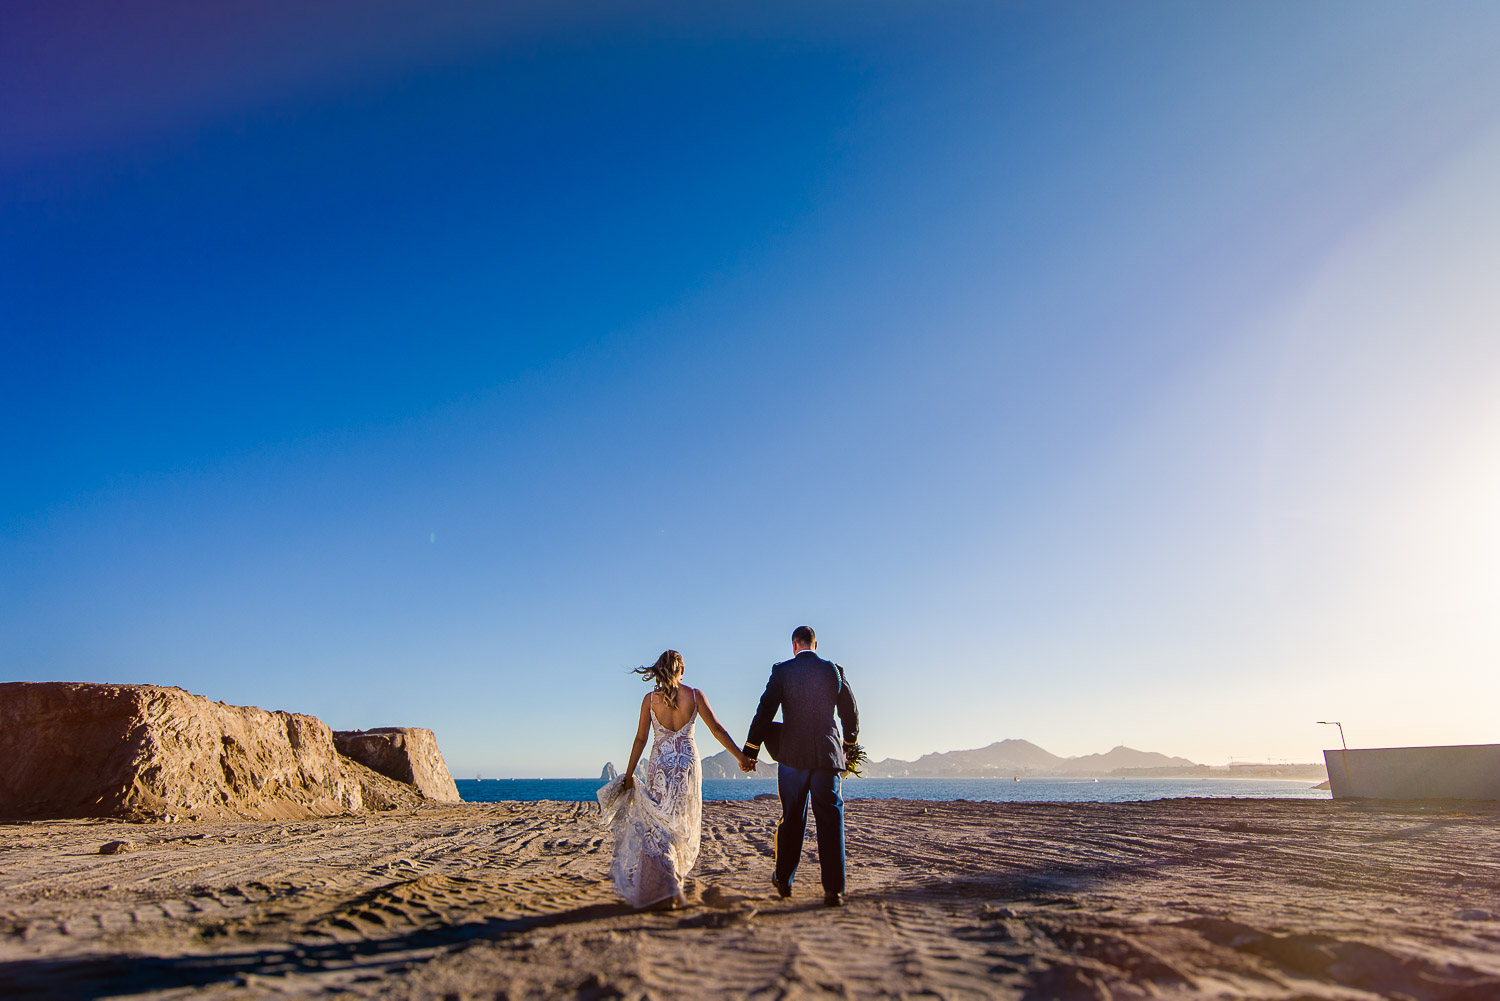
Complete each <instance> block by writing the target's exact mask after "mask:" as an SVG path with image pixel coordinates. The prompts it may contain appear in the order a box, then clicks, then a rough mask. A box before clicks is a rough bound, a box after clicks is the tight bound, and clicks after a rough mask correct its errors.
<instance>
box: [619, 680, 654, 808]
mask: <svg viewBox="0 0 1500 1001" xmlns="http://www.w3.org/2000/svg"><path fill="white" fill-rule="evenodd" d="M650 732H651V693H650V692H647V693H646V697H645V698H644V699H641V721H640V724H639V725H638V726H636V728H635V743H634V744H631V745H630V764H628V765H626V766H625V781H624V783H622V784H623V785H624V786H625V788H626V789H629V788H630V787H631V786H633V785H635V766H636V765H638V764H640V761H641V752H642V751H644V750H645V749H646V735H647V734H648V733H650Z"/></svg>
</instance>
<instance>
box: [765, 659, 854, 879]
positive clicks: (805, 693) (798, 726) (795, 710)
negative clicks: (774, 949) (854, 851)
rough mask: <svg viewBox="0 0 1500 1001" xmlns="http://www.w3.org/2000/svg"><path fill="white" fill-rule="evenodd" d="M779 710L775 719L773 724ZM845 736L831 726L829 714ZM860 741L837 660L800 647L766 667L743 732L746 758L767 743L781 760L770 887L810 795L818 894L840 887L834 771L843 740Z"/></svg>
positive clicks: (791, 848)
mask: <svg viewBox="0 0 1500 1001" xmlns="http://www.w3.org/2000/svg"><path fill="white" fill-rule="evenodd" d="M778 708H780V709H781V717H782V720H783V723H782V724H776V723H774V722H772V721H773V720H774V719H775V717H776V710H777V709H778ZM835 712H837V713H838V718H839V722H840V723H842V724H843V727H844V738H843V740H842V741H840V740H839V732H838V728H837V726H835V724H834V719H833V717H834V713H835ZM858 739H859V707H858V705H856V704H855V701H854V693H853V692H852V691H851V690H850V689H849V683H848V682H847V681H846V680H845V679H844V671H843V669H842V668H840V667H839V666H838V665H837V664H834V663H831V662H829V661H826V660H824V659H823V658H822V657H819V656H818V655H817V654H816V653H814V652H813V651H811V650H803V651H802V652H801V653H799V654H797V656H795V657H793V658H792V659H791V660H787V661H783V662H781V663H780V664H777V665H776V666H774V667H772V668H771V680H770V681H768V682H767V683H766V691H765V694H764V695H762V696H761V697H760V708H759V709H757V710H756V711H755V719H754V721H752V722H751V724H750V732H749V734H748V735H747V736H746V738H745V748H744V750H745V754H746V755H747V756H749V757H751V758H754V757H756V756H757V755H759V753H760V747H761V744H762V743H766V744H767V749H768V750H770V751H771V754H772V757H774V758H776V760H777V761H778V762H780V765H781V767H780V768H779V769H778V770H777V773H776V785H777V791H778V792H779V793H780V794H781V823H780V824H778V825H777V826H776V873H775V881H776V885H777V886H778V887H780V888H784V889H785V888H790V886H791V885H792V876H793V875H795V874H796V871H797V861H798V859H799V858H800V857H801V855H802V838H803V835H804V834H805V833H806V831H807V804H808V800H809V798H811V800H812V810H813V818H814V819H815V820H817V822H818V862H819V863H820V864H821V866H822V868H823V890H824V892H825V893H843V892H844V800H843V797H842V796H841V795H840V793H839V786H840V781H839V772H841V771H843V770H844V746H845V745H846V744H853V743H854V742H855V741H856V740H858Z"/></svg>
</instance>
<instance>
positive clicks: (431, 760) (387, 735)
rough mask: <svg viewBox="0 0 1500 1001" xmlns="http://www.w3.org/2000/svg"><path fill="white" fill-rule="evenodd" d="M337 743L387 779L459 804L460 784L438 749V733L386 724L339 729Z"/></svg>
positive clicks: (354, 757)
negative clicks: (455, 780) (456, 783)
mask: <svg viewBox="0 0 1500 1001" xmlns="http://www.w3.org/2000/svg"><path fill="white" fill-rule="evenodd" d="M333 746H334V747H335V748H337V749H338V752H339V753H340V754H342V755H343V756H344V757H346V758H352V759H354V760H355V761H358V762H359V763H360V764H362V765H364V766H366V767H368V768H373V769H374V770H375V771H377V772H379V773H380V774H381V775H384V776H386V777H387V778H392V779H395V780H396V781H397V782H405V783H406V784H408V785H410V786H414V787H415V788H416V790H417V792H419V793H421V794H422V795H423V796H424V797H426V798H427V799H431V800H436V801H437V802H439V803H458V802H461V800H460V799H459V797H458V786H457V785H455V784H454V782H453V776H452V775H450V774H448V766H447V765H446V764H445V763H444V762H443V755H442V752H441V751H439V750H438V745H437V735H436V734H434V733H433V732H432V731H431V730H424V729H422V728H421V727H416V726H383V727H378V728H376V729H374V730H336V731H334V734H333Z"/></svg>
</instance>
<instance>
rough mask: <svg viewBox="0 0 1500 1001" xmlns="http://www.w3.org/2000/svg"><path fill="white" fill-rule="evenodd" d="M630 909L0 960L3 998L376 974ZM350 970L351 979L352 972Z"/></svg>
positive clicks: (52, 998) (47, 1000)
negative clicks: (341, 938) (196, 947)
mask: <svg viewBox="0 0 1500 1001" xmlns="http://www.w3.org/2000/svg"><path fill="white" fill-rule="evenodd" d="M632 913H635V911H633V910H632V909H631V908H630V907H628V906H626V905H625V904H593V905H589V906H586V907H576V908H573V909H571V910H566V911H558V912H555V913H552V914H540V915H534V916H528V917H524V918H509V919H498V918H495V919H489V920H486V921H476V922H470V923H465V924H458V925H446V926H443V927H440V928H427V929H419V930H417V931H412V932H409V933H407V934H404V935H396V936H393V937H390V938H381V939H360V940H358V941H353V942H320V943H300V944H288V945H284V946H277V947H275V948H269V949H253V950H244V951H239V952H220V953H196V954H191V955H182V956H134V955H125V954H116V955H110V956H54V957H44V958H38V959H20V960H11V961H9V962H4V963H0V997H5V998H26V999H36V1001H57V999H61V998H78V999H94V998H106V997H115V996H118V995H122V994H126V995H128V994H144V993H147V992H150V991H166V990H181V989H183V988H202V987H210V986H213V985H216V984H227V983H234V982H238V983H241V984H244V985H247V986H248V985H250V984H253V983H254V981H255V978H257V977H266V978H274V979H273V980H272V982H273V983H274V982H275V981H276V980H280V978H283V977H297V976H303V975H317V974H331V973H338V974H342V975H344V977H343V978H341V979H358V978H359V977H361V976H372V975H375V976H378V975H384V974H386V973H390V972H394V971H397V970H401V969H404V968H406V966H407V965H408V964H409V963H410V962H411V961H412V960H413V958H414V957H413V956H412V955H411V954H412V953H414V952H415V953H420V952H430V951H432V950H442V949H451V948H456V947H461V946H464V945H467V944H470V943H472V942H476V941H481V940H485V939H498V938H504V937H506V936H508V935H514V934H517V933H519V932H526V931H533V930H536V929H539V928H550V927H558V926H563V925H570V924H578V923H582V922H587V921H598V920H602V919H604V918H611V917H618V916H621V915H627V914H632ZM351 974H352V975H353V976H352V977H349V975H351Z"/></svg>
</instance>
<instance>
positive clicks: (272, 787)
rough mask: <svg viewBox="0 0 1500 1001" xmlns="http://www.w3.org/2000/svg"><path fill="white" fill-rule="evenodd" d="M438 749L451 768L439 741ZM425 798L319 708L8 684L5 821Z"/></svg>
mask: <svg viewBox="0 0 1500 1001" xmlns="http://www.w3.org/2000/svg"><path fill="white" fill-rule="evenodd" d="M421 732H423V733H426V734H428V736H429V737H431V731H421ZM431 753H432V754H433V755H436V756H437V759H438V765H439V767H441V768H442V774H443V775H445V776H446V775H447V768H446V767H444V766H442V758H441V755H438V753H437V743H436V740H435V739H434V740H433V741H432V745H431ZM449 785H450V787H451V785H452V779H451V778H450V779H449ZM422 798H423V797H422V795H421V793H420V792H419V791H418V790H417V789H416V788H414V787H413V786H412V785H409V784H405V783H402V782H399V781H395V780H393V779H391V778H389V777H387V776H384V775H381V774H378V773H377V772H375V771H373V770H372V769H370V768H368V767H365V766H364V765H361V764H359V763H358V762H356V761H353V760H350V759H349V758H346V757H344V756H342V755H340V754H339V753H338V750H337V749H336V747H335V745H334V740H333V731H332V730H331V729H330V728H329V727H328V725H327V724H325V723H323V722H322V721H321V720H319V719H316V718H314V717H312V716H305V715H302V714H299V713H288V712H268V711H266V710H264V709H257V708H254V707H250V706H230V705H225V704H224V703H222V702H211V701H209V700H208V699H206V698H203V697H202V696H199V695H193V694H191V693H189V692H185V691H183V690H182V689H180V688H166V687H162V686H159V685H98V684H84V683H75V682H42V683H28V682H11V683H7V684H0V820H26V819H40V818H59V817H125V818H133V819H149V818H165V817H173V818H178V819H209V818H232V817H238V818H247V819H262V820H292V819H301V818H306V817H314V816H329V815H333V814H340V813H349V812H355V811H361V810H372V809H374V810H379V809H392V808H394V807H399V806H408V807H409V806H415V805H417V804H419V803H420V802H422ZM456 798H457V796H456V794H455V796H454V799H456Z"/></svg>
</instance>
